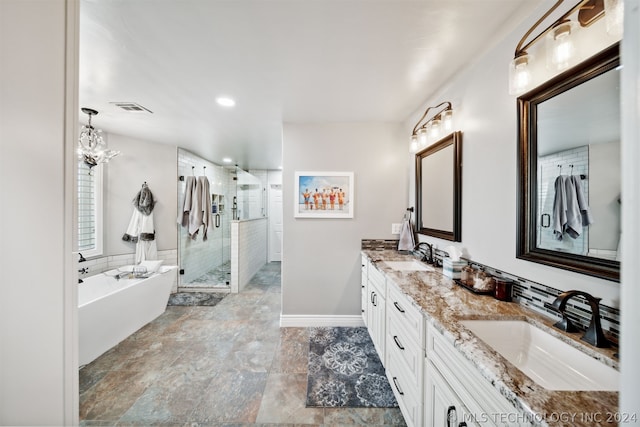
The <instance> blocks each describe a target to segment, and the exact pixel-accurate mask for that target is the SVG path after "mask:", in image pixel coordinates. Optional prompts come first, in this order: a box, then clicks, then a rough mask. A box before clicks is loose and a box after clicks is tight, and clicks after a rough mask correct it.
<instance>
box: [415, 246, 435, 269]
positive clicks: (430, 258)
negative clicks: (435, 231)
mask: <svg viewBox="0 0 640 427" xmlns="http://www.w3.org/2000/svg"><path fill="white" fill-rule="evenodd" d="M422 245H425V246H426V247H427V248H429V256H428V257H427V254H426V253H425V252H423V251H422V250H421V248H422ZM413 252H414V253H418V254H420V255H422V258H420V261H424V262H426V263H427V264H433V245H432V244H431V243H427V242H420V243H418V244H417V245H415V246H414V247H413Z"/></svg>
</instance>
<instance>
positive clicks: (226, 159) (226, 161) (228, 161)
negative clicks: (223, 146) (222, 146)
mask: <svg viewBox="0 0 640 427" xmlns="http://www.w3.org/2000/svg"><path fill="white" fill-rule="evenodd" d="M222 161H223V162H225V163H231V162H232V161H233V160H231V159H230V158H228V157H225V158H224V159H222Z"/></svg>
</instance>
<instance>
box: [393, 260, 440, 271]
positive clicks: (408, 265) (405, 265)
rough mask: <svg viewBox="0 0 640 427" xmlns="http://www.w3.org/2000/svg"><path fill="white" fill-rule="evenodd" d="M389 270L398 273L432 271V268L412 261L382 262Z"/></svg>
mask: <svg viewBox="0 0 640 427" xmlns="http://www.w3.org/2000/svg"><path fill="white" fill-rule="evenodd" d="M384 263H385V265H386V266H387V267H389V268H392V269H394V270H398V271H433V267H430V266H428V265H424V264H423V263H421V262H418V261H415V260H412V261H384Z"/></svg>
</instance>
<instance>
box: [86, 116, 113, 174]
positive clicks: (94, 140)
mask: <svg viewBox="0 0 640 427" xmlns="http://www.w3.org/2000/svg"><path fill="white" fill-rule="evenodd" d="M82 112H83V113H85V114H87V115H88V116H89V124H87V125H83V126H82V129H80V137H79V138H78V160H82V161H83V162H84V163H86V164H87V166H89V173H91V168H93V167H94V166H96V165H99V164H100V163H108V162H109V160H111V159H112V158H114V157H116V156H118V155H120V152H119V151H114V150H109V149H108V148H107V144H106V143H105V142H104V139H103V138H102V130H100V129H96V128H94V127H93V125H92V124H91V117H92V116H95V115H97V114H98V112H97V111H96V110H94V109H92V108H82Z"/></svg>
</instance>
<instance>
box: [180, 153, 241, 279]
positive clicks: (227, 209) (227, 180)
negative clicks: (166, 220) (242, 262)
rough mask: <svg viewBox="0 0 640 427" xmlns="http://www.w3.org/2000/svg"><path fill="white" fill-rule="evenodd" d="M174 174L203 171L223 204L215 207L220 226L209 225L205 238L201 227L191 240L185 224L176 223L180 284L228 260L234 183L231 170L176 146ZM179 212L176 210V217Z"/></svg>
mask: <svg viewBox="0 0 640 427" xmlns="http://www.w3.org/2000/svg"><path fill="white" fill-rule="evenodd" d="M178 175H179V176H185V177H186V176H189V175H196V176H202V175H205V176H206V177H207V178H208V180H209V184H210V191H211V193H212V194H217V195H222V196H223V200H224V204H223V206H221V207H220V208H219V209H218V211H219V214H220V227H215V226H213V227H211V228H209V230H208V233H207V236H208V238H207V240H206V241H204V240H203V239H202V229H201V230H200V232H199V233H198V236H197V237H196V239H195V240H194V239H191V238H190V237H189V234H188V232H187V229H186V228H183V227H181V226H180V227H179V236H178V240H179V241H178V246H179V256H180V264H179V265H180V269H182V270H184V274H183V275H181V276H180V284H184V283H189V282H190V281H193V280H194V279H196V278H198V277H200V276H202V275H203V274H205V273H206V272H208V271H209V270H211V269H213V268H216V267H218V266H220V265H222V264H224V263H225V262H229V261H230V259H231V220H232V219H233V217H232V210H231V208H232V203H233V197H234V196H235V187H236V186H235V181H234V180H233V178H234V176H235V173H234V171H233V170H231V169H227V168H224V167H222V166H219V165H216V164H213V163H211V162H209V161H207V160H204V159H202V158H201V157H199V156H196V155H195V154H193V153H190V152H188V151H186V150H183V149H178ZM185 184H186V180H185V181H180V182H179V185H178V210H179V211H181V210H182V209H183V201H184V192H185ZM179 214H180V213H179V212H176V219H177V218H178V215H179ZM214 216H215V214H214ZM214 220H215V218H214Z"/></svg>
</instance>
